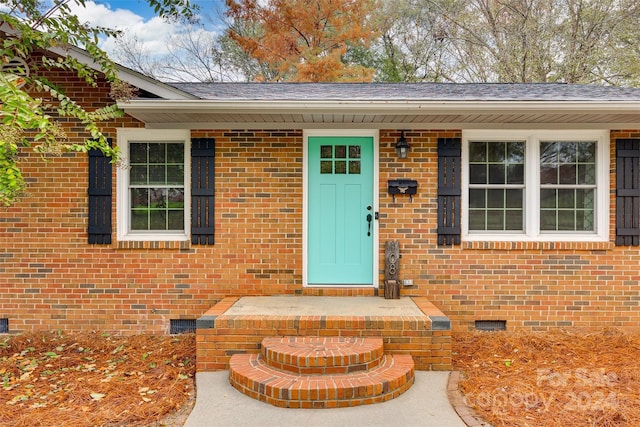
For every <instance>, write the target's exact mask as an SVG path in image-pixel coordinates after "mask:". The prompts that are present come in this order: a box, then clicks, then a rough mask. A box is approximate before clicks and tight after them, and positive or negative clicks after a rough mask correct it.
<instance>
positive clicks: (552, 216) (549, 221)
mask: <svg viewBox="0 0 640 427" xmlns="http://www.w3.org/2000/svg"><path fill="white" fill-rule="evenodd" d="M555 229H556V211H555V210H542V211H540V230H545V231H549V230H555Z"/></svg>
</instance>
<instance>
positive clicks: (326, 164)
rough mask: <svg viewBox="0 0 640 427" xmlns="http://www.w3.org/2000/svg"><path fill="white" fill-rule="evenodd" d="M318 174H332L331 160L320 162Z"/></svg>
mask: <svg viewBox="0 0 640 427" xmlns="http://www.w3.org/2000/svg"><path fill="white" fill-rule="evenodd" d="M320 173H322V174H326V173H333V162H332V161H331V160H321V161H320Z"/></svg>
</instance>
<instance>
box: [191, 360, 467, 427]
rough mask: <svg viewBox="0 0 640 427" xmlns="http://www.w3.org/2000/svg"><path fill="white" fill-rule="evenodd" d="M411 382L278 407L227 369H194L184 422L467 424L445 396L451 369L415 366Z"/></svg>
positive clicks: (202, 426)
mask: <svg viewBox="0 0 640 427" xmlns="http://www.w3.org/2000/svg"><path fill="white" fill-rule="evenodd" d="M415 374H416V380H415V383H414V385H413V386H412V387H411V388H410V389H409V390H408V391H407V392H405V393H404V394H402V395H401V396H399V397H398V398H396V399H392V400H390V401H388V402H384V403H378V404H375V405H363V406H356V407H353V408H338V409H286V408H277V407H275V406H272V405H269V404H267V403H263V402H260V401H258V400H255V399H252V398H250V397H248V396H245V395H244V394H242V393H240V392H239V391H237V390H236V389H234V388H233V387H231V385H230V384H229V378H228V377H229V372H228V371H220V372H199V373H197V374H196V387H197V398H196V404H195V407H194V408H193V411H192V412H191V414H190V415H189V418H188V419H187V422H186V424H185V427H212V426H220V427H225V426H234V427H235V426H238V427H241V426H256V425H260V426H266V427H270V426H274V427H275V426H277V427H286V426H291V427H294V426H295V427H303V426H319V427H320V426H322V427H327V426H348V427H352V426H353V427H357V426H403V427H414V426H415V427H418V426H420V427H465V426H466V424H465V423H464V422H462V420H461V419H460V417H459V416H458V415H457V414H456V412H455V411H454V410H453V408H452V406H451V404H450V403H449V399H448V398H447V381H448V378H449V372H435V371H416V373H415Z"/></svg>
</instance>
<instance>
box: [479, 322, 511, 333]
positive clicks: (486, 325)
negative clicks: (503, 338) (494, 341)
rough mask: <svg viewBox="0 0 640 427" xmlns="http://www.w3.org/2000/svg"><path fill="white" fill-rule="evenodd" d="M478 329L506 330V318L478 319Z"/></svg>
mask: <svg viewBox="0 0 640 427" xmlns="http://www.w3.org/2000/svg"><path fill="white" fill-rule="evenodd" d="M476 329H477V330H478V331H506V330H507V321H506V320H476Z"/></svg>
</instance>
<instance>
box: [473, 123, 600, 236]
mask: <svg viewBox="0 0 640 427" xmlns="http://www.w3.org/2000/svg"><path fill="white" fill-rule="evenodd" d="M608 172H609V135H608V132H606V131H564V130H538V131H518V130H514V131H505V130H496V131H490V130H477V131H465V132H463V149H462V185H463V191H462V210H463V223H462V230H463V236H464V238H465V239H466V240H503V241H506V240H511V241H517V240H520V241H527V240H529V241H535V240H540V241H554V240H564V241H606V240H608V234H609V221H608V217H609V191H608V190H609V173H608Z"/></svg>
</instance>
